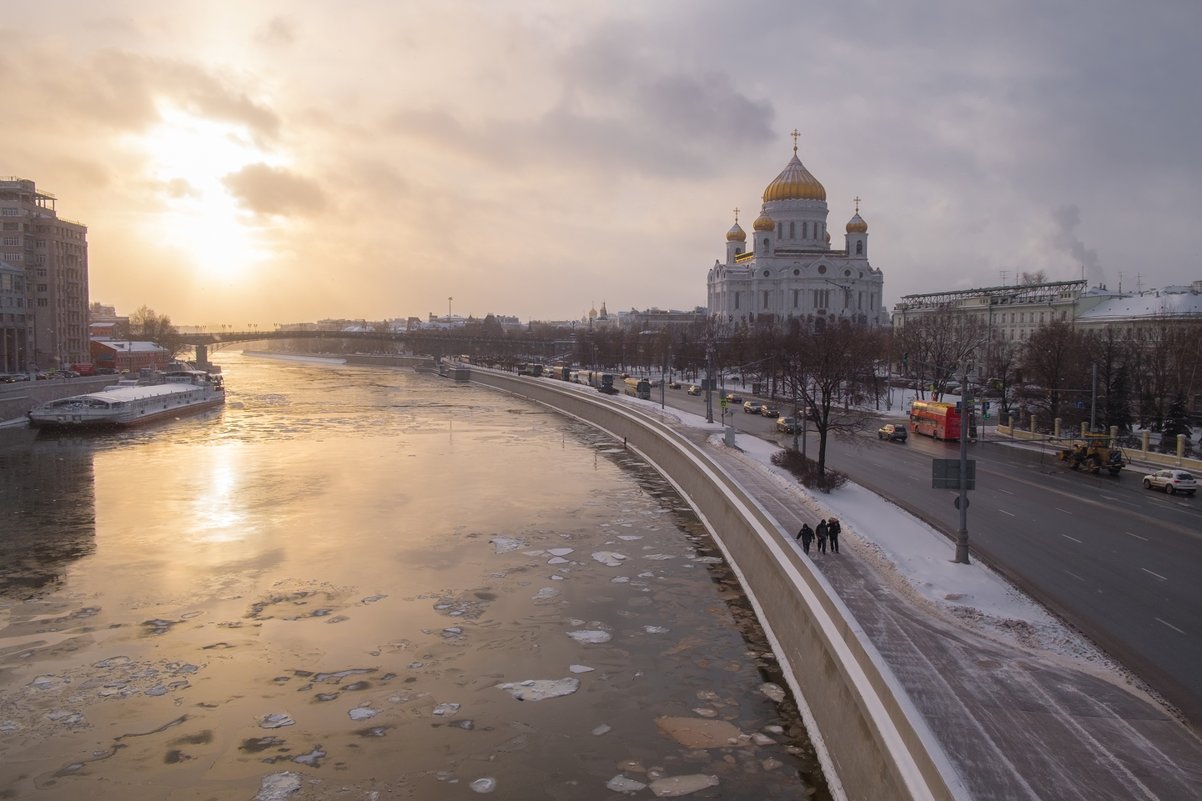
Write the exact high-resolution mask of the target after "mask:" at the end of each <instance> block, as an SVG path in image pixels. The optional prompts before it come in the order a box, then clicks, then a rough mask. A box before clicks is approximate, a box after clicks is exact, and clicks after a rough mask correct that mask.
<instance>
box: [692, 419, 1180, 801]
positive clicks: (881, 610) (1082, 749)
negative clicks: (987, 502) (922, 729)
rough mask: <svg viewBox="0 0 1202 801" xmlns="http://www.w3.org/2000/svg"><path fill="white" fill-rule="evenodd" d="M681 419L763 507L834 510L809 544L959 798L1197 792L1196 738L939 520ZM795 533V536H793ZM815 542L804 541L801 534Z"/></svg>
mask: <svg viewBox="0 0 1202 801" xmlns="http://www.w3.org/2000/svg"><path fill="white" fill-rule="evenodd" d="M678 417H681V418H685V422H684V423H682V425H681V427H682V430H683V431H684V432H685V433H686V434H687V435H688V436H689V437H690V438H691V439H693V440H694V441H696V442H698V443H699V444H701V445H702V446H703V447H704V448H705V449H706V450H707V452H708V453H710V454H711V455H712V456H714V457H715V458H716V459H717V460H718V461H719V462H720V463H721V464H722V465H723V466H724V467H725V468H726V470H727V471H728V472H729V473H730V474H731V475H732V476H734V477H735V478H736V479H737V480H738V481H739V482H740V483H741V484H742V485H743V486H744V487H745V488H746V489H747V490H748V491H749V492H750V493H752V494H753V495H754V496H755V497H756V498H757V499H758V500H759V501H760V503H761V504H763V506H764V508H765V509H766V510H767V511H768V512H769V513H770V514H772V515H773V517H775V518H776V520H777V521H778V522H779V524H780V526H781V528H782V529H783V532H784V533H783V534H782V536H784V537H787V538H788V539H789V540H790V541H792V533H794V532H796V531H797V529H798V528H799V527H800V526H801V523H802V522H807V523H809V524H810V525H811V526H813V525H814V524H815V523H816V522H817V520H818V519H819V518H823V517H830V516H832V515H833V516H835V517H838V518H839V519H840V521H841V522H842V529H843V535H842V537H841V540H840V542H841V546H842V547H841V550H842V553H840V554H830V553H827V554H818V553H816V552H812V553H811V559H812V560H813V562H814V564H815V565H816V566H817V568H818V569H819V570H820V571H821V572H822V573H823V574H824V575H825V576H826V578H827V579H828V580H829V581H830V583H831V584H832V585H833V586H834V587H835V589H836V591H837V592H838V594H839V596H840V598H842V600H843V602H844V603H845V604H846V605H847V606H848V607H849V608H850V609H851V611H852V614H854V615H855V617H856V619H857V620H858V621H859V623H860V625H861V626H862V627H863V628H864V630H865V631H866V632H867V633H868V634H869V636H870V637H871V639H872V642H873V644H874V646H875V647H876V649H877V650H878V651H879V652H880V654H881V657H882V658H883V659H884V661H885V662H886V663H887V664H888V665H889V667H890V668H891V669H892V671H893V673H894V674H895V676H896V677H897V679H898V681H899V682H900V683H901V685H902V686H903V687H905V688H906V690H907V692H908V693H909V694H910V697H911V700H912V701H913V703H914V705H915V707H916V708H917V709H918V710H919V711H920V712H921V713H922V715H923V716H924V717H925V718H926V722H927V724H928V726H929V727H930V728H931V730H932V731H933V732H934V733H935V735H936V737H937V738H938V739H939V741H940V742H941V744H942V746H943V748H944V749H945V751H946V752H947V754H948V757H949V759H950V760H951V762H952V764H953V765H955V767H956V769H957V770H958V771H959V772H960V774H961V776H962V777H963V779H964V782H965V785H966V786H967V787H968V788H970V790H971V792H972V796H973V798H974V799H981V801H987V800H990V799H997V801H1014V799H1057V801H1061V800H1064V801H1071V800H1072V799H1080V800H1081V801H1099V800H1102V801H1105V800H1106V799H1114V800H1115V801H1119V800H1120V799H1122V801H1127V800H1128V799H1132V798H1140V799H1161V800H1162V801H1177V800H1178V799H1187V798H1198V797H1199V792H1200V791H1199V789H1198V788H1199V787H1202V742H1200V741H1199V740H1198V739H1197V738H1196V737H1195V736H1194V735H1193V733H1192V732H1190V731H1189V730H1188V729H1187V728H1186V727H1185V726H1184V725H1183V724H1181V723H1180V722H1179V721H1178V720H1177V719H1175V718H1174V717H1173V716H1172V715H1171V714H1170V713H1169V712H1168V711H1167V710H1166V709H1165V708H1164V707H1162V706H1161V705H1160V704H1158V703H1157V702H1156V701H1155V700H1154V699H1152V698H1150V697H1149V696H1148V695H1147V694H1145V693H1144V692H1143V691H1142V690H1141V688H1140V687H1139V686H1138V684H1137V683H1136V682H1134V681H1132V680H1131V679H1130V678H1129V677H1128V676H1126V675H1125V674H1124V672H1123V671H1122V670H1121V669H1119V668H1118V667H1116V666H1115V665H1113V664H1111V663H1109V662H1108V661H1107V660H1106V659H1105V657H1104V656H1103V655H1101V654H1099V653H1098V652H1097V651H1096V650H1095V649H1093V648H1092V646H1090V644H1089V643H1087V642H1085V641H1084V640H1082V639H1081V638H1080V637H1078V636H1077V635H1076V634H1074V633H1073V632H1072V631H1070V630H1068V629H1067V628H1066V627H1064V626H1063V625H1062V624H1060V623H1059V622H1057V621H1056V620H1055V619H1054V618H1053V617H1051V616H1050V615H1049V614H1048V613H1047V612H1046V611H1044V610H1043V609H1042V608H1041V607H1039V606H1037V605H1035V604H1034V603H1033V602H1031V601H1030V600H1028V599H1026V598H1025V597H1023V596H1022V595H1020V594H1019V593H1018V592H1017V590H1015V589H1014V588H1012V587H1011V586H1010V585H1009V584H1007V583H1006V582H1005V581H1004V580H1003V579H1001V578H1000V577H999V576H997V575H996V574H995V573H993V572H992V571H990V570H989V569H988V568H986V567H984V566H983V565H981V564H979V563H976V564H972V565H958V564H954V563H952V562H951V561H950V560H951V558H952V556H953V554H954V546H953V544H952V543H951V542H950V541H949V540H948V539H947V538H946V537H944V536H943V535H941V534H939V533H938V532H936V531H934V530H933V529H931V528H930V527H929V526H927V525H926V524H924V523H922V522H921V521H918V520H916V519H914V518H913V517H911V516H909V515H908V514H906V513H905V512H903V511H902V510H901V509H899V508H898V507H896V506H894V505H893V504H891V503H889V502H888V501H886V500H884V499H882V498H880V497H878V496H876V495H873V494H872V493H870V492H868V491H867V490H865V489H863V488H861V487H858V486H855V485H850V484H849V485H847V486H845V487H843V488H841V489H840V490H838V491H836V492H835V493H833V494H832V495H821V494H817V493H813V494H812V493H810V491H809V490H806V489H805V488H804V487H802V486H801V485H800V484H799V483H798V482H797V481H796V480H795V479H794V478H793V477H792V476H790V475H788V474H787V473H786V472H785V471H783V470H781V469H780V468H777V467H775V466H773V465H772V464H771V455H772V453H774V452H776V451H777V450H778V448H777V447H776V446H775V445H774V444H772V443H768V442H765V441H763V440H760V439H757V438H755V437H752V436H750V435H747V434H739V435H738V436H737V440H736V445H737V447H736V448H733V449H732V448H728V447H726V446H725V445H724V444H722V436H721V435H720V434H715V433H714V428H713V426H705V425H704V424H700V425H697V424H696V421H695V420H690V416H689V415H687V414H683V413H678ZM795 547H799V546H796V545H795ZM813 550H814V551H816V549H813Z"/></svg>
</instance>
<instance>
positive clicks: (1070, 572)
mask: <svg viewBox="0 0 1202 801" xmlns="http://www.w3.org/2000/svg"><path fill="white" fill-rule="evenodd" d="M1060 569H1061V570H1063V571H1064V572H1065V573H1068V574H1069V575H1070V576H1072V577H1073V578H1075V579H1076V580H1077V581H1085V579H1083V578H1081V577H1080V576H1078V575H1077V574H1076V573H1074V572H1073V571H1071V570H1064V568H1060Z"/></svg>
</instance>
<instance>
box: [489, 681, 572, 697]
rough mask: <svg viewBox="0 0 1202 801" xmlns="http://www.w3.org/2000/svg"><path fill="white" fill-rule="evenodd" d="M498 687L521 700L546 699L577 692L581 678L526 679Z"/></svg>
mask: <svg viewBox="0 0 1202 801" xmlns="http://www.w3.org/2000/svg"><path fill="white" fill-rule="evenodd" d="M496 687H497V689H498V690H505V691H506V692H507V693H509V694H510V695H512V696H513V697H514V698H516V699H517V700H519V701H544V700H546V699H548V698H559V697H561V696H564V695H571V694H572V693H574V692H576V691H577V690H578V689H580V679H573V678H571V677H568V678H566V679H526V680H525V681H519V682H506V683H504V684H498V685H496Z"/></svg>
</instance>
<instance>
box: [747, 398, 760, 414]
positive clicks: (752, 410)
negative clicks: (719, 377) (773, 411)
mask: <svg viewBox="0 0 1202 801" xmlns="http://www.w3.org/2000/svg"><path fill="white" fill-rule="evenodd" d="M763 405H764V404H762V403H760V402H759V401H757V400H748V401H743V414H759V413H760V407H761V406H763Z"/></svg>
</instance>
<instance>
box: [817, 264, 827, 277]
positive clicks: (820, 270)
mask: <svg viewBox="0 0 1202 801" xmlns="http://www.w3.org/2000/svg"><path fill="white" fill-rule="evenodd" d="M818 274H819V275H826V265H825V264H819V265H818Z"/></svg>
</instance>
